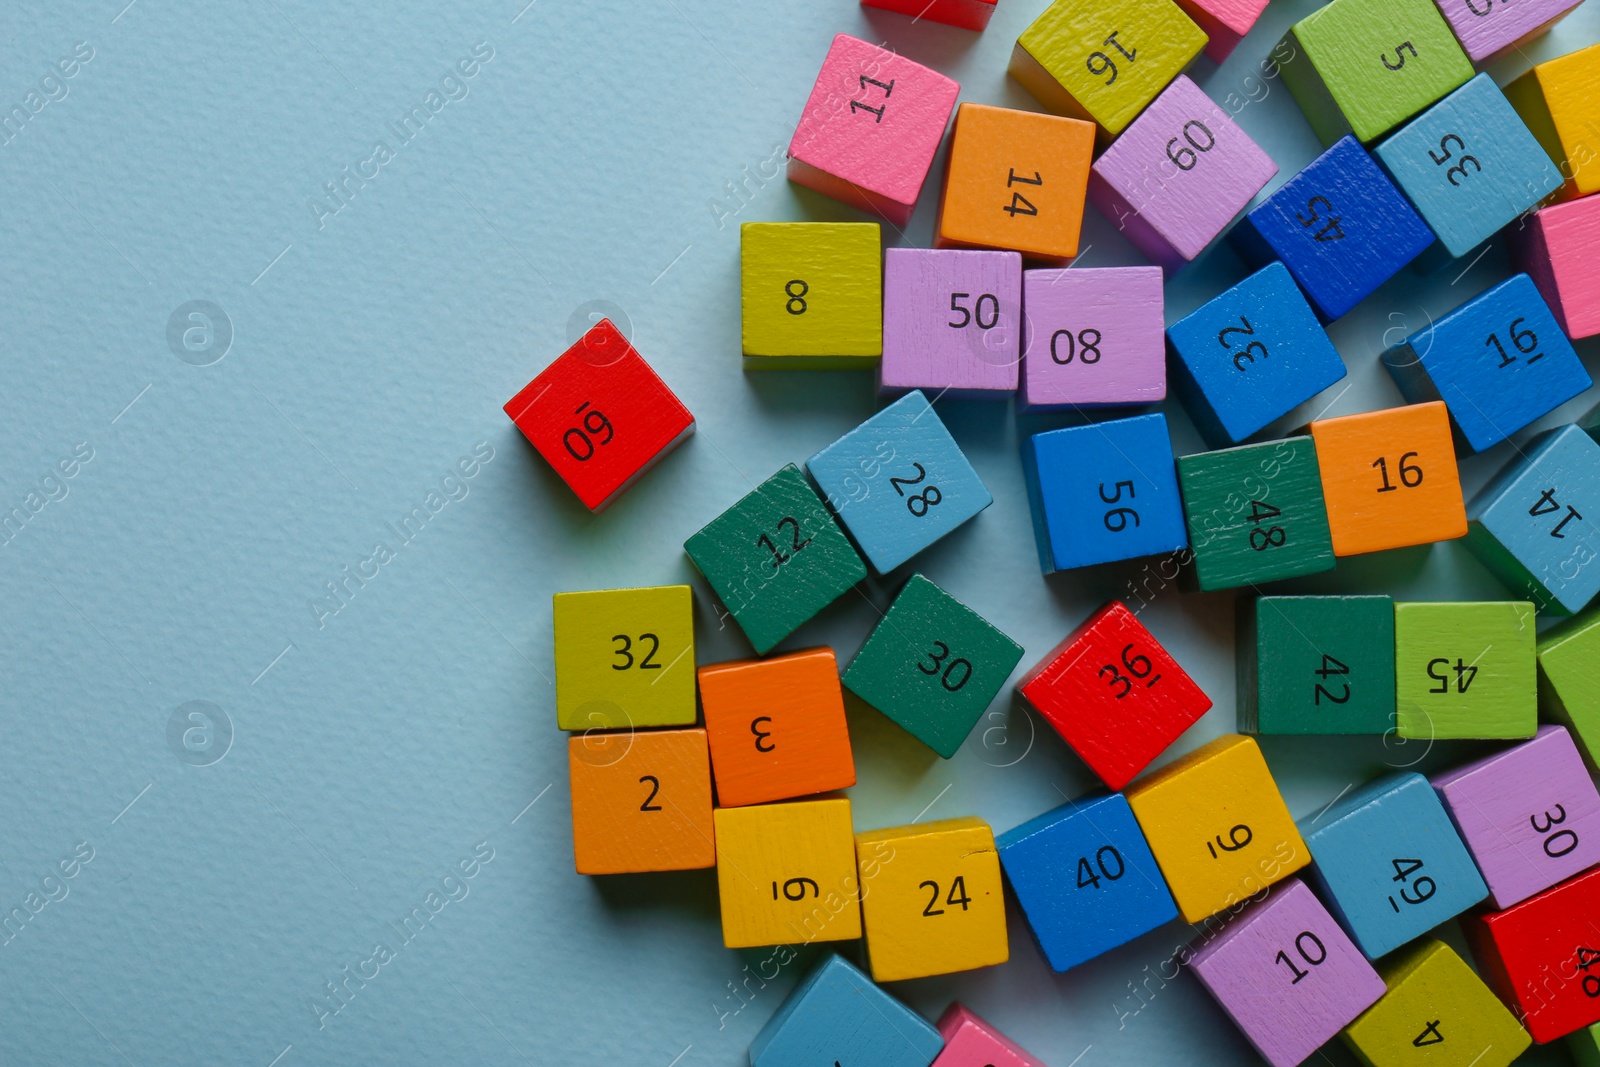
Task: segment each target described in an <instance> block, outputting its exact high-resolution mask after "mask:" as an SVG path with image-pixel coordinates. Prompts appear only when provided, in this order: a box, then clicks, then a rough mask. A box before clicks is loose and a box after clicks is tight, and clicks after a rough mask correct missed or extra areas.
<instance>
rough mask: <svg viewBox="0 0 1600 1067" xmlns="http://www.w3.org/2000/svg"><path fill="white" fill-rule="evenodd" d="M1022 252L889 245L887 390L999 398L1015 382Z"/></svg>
mask: <svg viewBox="0 0 1600 1067" xmlns="http://www.w3.org/2000/svg"><path fill="white" fill-rule="evenodd" d="M1021 323H1022V256H1021V255H1019V254H1018V253H1016V252H983V251H966V250H947V249H928V248H891V249H889V251H888V252H887V253H886V254H885V257H884V271H883V362H882V364H881V365H880V366H879V369H878V385H879V388H880V390H881V391H882V392H885V393H897V392H902V391H904V390H907V389H934V390H938V391H940V392H941V393H943V392H952V393H953V394H954V395H956V396H968V397H971V398H975V399H976V398H982V397H985V396H988V397H995V398H999V397H1001V396H1002V394H1004V393H1008V392H1011V391H1013V390H1015V389H1016V387H1017V363H1018V360H1019V359H1020V356H1019V352H1020V347H1019V346H1020V336H1019V335H1020V334H1021V332H1022V330H1021Z"/></svg>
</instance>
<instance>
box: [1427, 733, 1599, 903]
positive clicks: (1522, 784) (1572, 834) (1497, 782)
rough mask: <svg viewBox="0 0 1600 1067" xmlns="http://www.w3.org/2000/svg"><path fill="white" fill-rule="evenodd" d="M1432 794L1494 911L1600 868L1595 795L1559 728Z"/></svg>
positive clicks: (1436, 784) (1451, 776)
mask: <svg viewBox="0 0 1600 1067" xmlns="http://www.w3.org/2000/svg"><path fill="white" fill-rule="evenodd" d="M1433 788H1434V790H1435V791H1436V792H1437V793H1438V794H1439V799H1441V800H1443V801H1444V806H1445V808H1446V810H1448V811H1449V812H1450V818H1451V819H1452V820H1453V821H1454V822H1455V824H1456V829H1457V830H1459V831H1460V832H1461V839H1462V840H1463V841H1465V842H1466V843H1467V850H1468V851H1469V852H1471V853H1472V859H1473V862H1474V863H1476V864H1477V865H1478V870H1479V871H1480V872H1482V874H1483V880H1484V881H1485V882H1486V883H1488V885H1489V899H1490V900H1491V901H1492V902H1493V903H1494V906H1495V907H1496V908H1498V909H1504V908H1509V907H1510V906H1511V905H1513V904H1515V903H1517V902H1518V901H1521V900H1526V899H1528V898H1529V897H1531V896H1533V895H1534V894H1535V893H1538V892H1540V891H1541V890H1544V889H1548V888H1550V887H1551V886H1553V885H1555V884H1556V883H1557V882H1559V881H1562V880H1563V879H1565V878H1570V877H1571V876H1572V875H1574V874H1577V873H1578V872H1579V871H1581V870H1583V869H1584V868H1586V867H1590V866H1593V865H1594V864H1595V863H1600V793H1597V792H1596V791H1595V787H1594V781H1593V780H1592V779H1591V778H1590V777H1589V775H1588V772H1587V771H1585V770H1584V767H1583V758H1582V757H1581V756H1579V755H1578V749H1577V746H1576V745H1574V744H1573V743H1572V737H1571V735H1570V734H1568V733H1567V730H1566V727H1564V726H1541V727H1539V732H1538V733H1536V734H1534V735H1533V740H1531V741H1524V742H1523V743H1522V744H1520V745H1517V746H1515V747H1514V748H1508V749H1506V750H1505V751H1504V752H1497V753H1495V754H1494V755H1493V756H1486V757H1484V758H1483V759H1481V760H1478V761H1476V762H1475V763H1469V764H1467V765H1466V766H1465V767H1458V768H1456V769H1455V770H1453V771H1450V772H1449V773H1447V774H1442V775H1440V776H1438V777H1437V778H1434V779H1433Z"/></svg>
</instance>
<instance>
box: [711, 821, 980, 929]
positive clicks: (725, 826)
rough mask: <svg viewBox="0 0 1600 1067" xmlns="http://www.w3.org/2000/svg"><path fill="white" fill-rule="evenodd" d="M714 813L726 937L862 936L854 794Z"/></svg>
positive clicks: (723, 924)
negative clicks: (852, 814)
mask: <svg viewBox="0 0 1600 1067" xmlns="http://www.w3.org/2000/svg"><path fill="white" fill-rule="evenodd" d="M712 820H713V822H714V823H715V826H716V836H717V888H718V890H719V892H720V895H721V897H722V943H723V944H724V945H726V946H728V947H729V948H755V947H757V946H759V945H793V944H802V943H804V944H809V943H810V942H812V941H846V940H849V939H850V938H853V937H860V936H861V892H860V887H859V884H858V883H857V881H856V854H855V839H854V838H853V837H852V836H851V832H850V801H848V800H845V799H844V798H842V797H840V798H832V797H830V798H828V799H825V800H797V801H792V802H790V803H787V804H753V805H751V806H749V807H744V808H718V809H717V810H716V811H715V812H713V813H712ZM991 847H992V846H991Z"/></svg>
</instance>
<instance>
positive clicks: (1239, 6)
mask: <svg viewBox="0 0 1600 1067" xmlns="http://www.w3.org/2000/svg"><path fill="white" fill-rule="evenodd" d="M1178 7H1180V8H1182V9H1183V13H1184V14H1185V15H1188V16H1189V17H1190V18H1192V19H1194V21H1195V25H1197V26H1199V27H1200V29H1201V30H1203V31H1205V35H1206V37H1207V38H1208V40H1207V41H1206V55H1207V56H1209V57H1210V58H1211V59H1212V60H1213V61H1215V62H1217V63H1221V62H1223V61H1224V60H1226V59H1227V58H1228V57H1229V56H1230V55H1232V54H1233V50H1234V48H1236V47H1238V44H1239V42H1240V41H1241V40H1243V39H1244V35H1245V34H1247V33H1249V32H1250V27H1252V26H1254V25H1255V24H1256V19H1258V18H1260V17H1261V13H1262V12H1263V11H1265V10H1266V9H1267V0H1178Z"/></svg>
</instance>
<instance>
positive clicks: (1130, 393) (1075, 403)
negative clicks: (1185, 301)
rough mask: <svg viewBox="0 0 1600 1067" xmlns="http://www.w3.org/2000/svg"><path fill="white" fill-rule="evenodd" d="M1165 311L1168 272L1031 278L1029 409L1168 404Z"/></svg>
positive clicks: (1026, 363) (1105, 271) (1078, 271)
mask: <svg viewBox="0 0 1600 1067" xmlns="http://www.w3.org/2000/svg"><path fill="white" fill-rule="evenodd" d="M1164 307H1165V305H1164V302H1163V300H1162V292H1161V268H1160V267H1096V268H1084V267H1075V268H1070V269H1061V270H1055V269H1050V270H1025V271H1023V272H1022V309H1023V315H1024V316H1025V326H1024V329H1023V350H1022V402H1023V405H1024V406H1025V407H1028V408H1034V409H1040V410H1050V409H1052V408H1067V407H1092V406H1115V405H1128V404H1155V403H1159V402H1160V401H1162V400H1164V399H1166V396H1167V347H1166V335H1165V333H1164V332H1163V331H1164V329H1165V327H1166V320H1165V318H1164Z"/></svg>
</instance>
